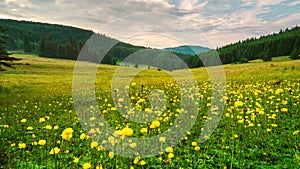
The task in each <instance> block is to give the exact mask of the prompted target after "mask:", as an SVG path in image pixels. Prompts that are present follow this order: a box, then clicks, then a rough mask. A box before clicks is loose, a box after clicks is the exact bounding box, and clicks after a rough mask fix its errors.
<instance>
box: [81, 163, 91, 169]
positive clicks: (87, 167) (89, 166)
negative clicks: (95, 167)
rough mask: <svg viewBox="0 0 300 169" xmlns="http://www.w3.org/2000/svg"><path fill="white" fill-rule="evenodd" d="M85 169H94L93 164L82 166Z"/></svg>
mask: <svg viewBox="0 0 300 169" xmlns="http://www.w3.org/2000/svg"><path fill="white" fill-rule="evenodd" d="M82 167H83V169H89V168H91V167H92V165H91V163H85V164H83V165H82Z"/></svg>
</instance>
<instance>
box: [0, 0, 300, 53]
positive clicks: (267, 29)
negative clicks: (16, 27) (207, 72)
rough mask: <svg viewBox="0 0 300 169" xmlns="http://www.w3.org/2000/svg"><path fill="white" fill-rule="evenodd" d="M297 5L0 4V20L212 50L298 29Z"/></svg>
mask: <svg viewBox="0 0 300 169" xmlns="http://www.w3.org/2000/svg"><path fill="white" fill-rule="evenodd" d="M299 9H300V0H210V1H204V0H47V1H46V0H0V11H1V12H0V18H10V19H19V20H30V21H39V22H47V23H57V24H63V25H71V26H76V27H80V28H85V29H91V30H93V31H95V32H99V33H105V34H106V35H108V36H110V37H113V38H117V39H119V40H122V41H126V42H130V43H133V44H137V45H145V46H150V47H157V48H163V47H167V46H177V45H182V44H191V45H202V46H207V47H214V48H215V47H216V46H222V45H226V44H229V43H232V42H236V41H238V40H243V39H246V38H249V37H258V36H261V35H265V34H269V33H273V32H278V31H279V30H280V29H285V28H287V27H294V26H296V25H297V24H298V25H300V10H299Z"/></svg>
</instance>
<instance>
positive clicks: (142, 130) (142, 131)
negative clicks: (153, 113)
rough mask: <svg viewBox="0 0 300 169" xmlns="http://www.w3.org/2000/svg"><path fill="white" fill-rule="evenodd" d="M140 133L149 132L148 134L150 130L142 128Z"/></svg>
mask: <svg viewBox="0 0 300 169" xmlns="http://www.w3.org/2000/svg"><path fill="white" fill-rule="evenodd" d="M140 132H141V133H147V132H148V129H147V128H142V129H141V130H140Z"/></svg>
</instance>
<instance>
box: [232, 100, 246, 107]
mask: <svg viewBox="0 0 300 169" xmlns="http://www.w3.org/2000/svg"><path fill="white" fill-rule="evenodd" d="M243 105H244V104H243V102H241V101H239V100H238V101H236V102H235V103H234V107H241V106H243Z"/></svg>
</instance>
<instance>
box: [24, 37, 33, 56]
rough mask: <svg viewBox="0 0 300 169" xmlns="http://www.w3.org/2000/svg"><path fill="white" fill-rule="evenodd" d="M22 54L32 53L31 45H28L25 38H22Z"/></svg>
mask: <svg viewBox="0 0 300 169" xmlns="http://www.w3.org/2000/svg"><path fill="white" fill-rule="evenodd" d="M24 52H25V53H31V52H32V48H31V45H30V42H29V40H28V38H27V36H25V37H24Z"/></svg>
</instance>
